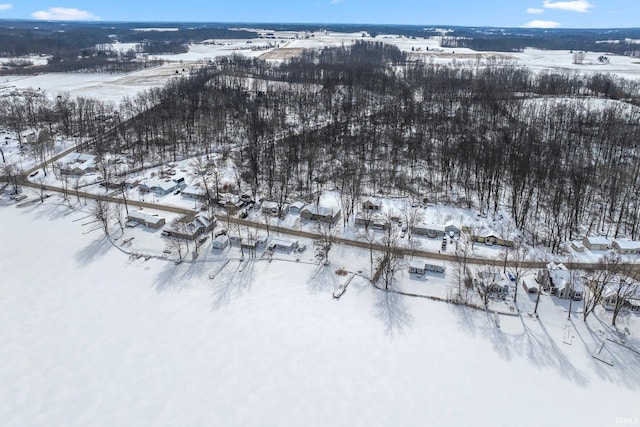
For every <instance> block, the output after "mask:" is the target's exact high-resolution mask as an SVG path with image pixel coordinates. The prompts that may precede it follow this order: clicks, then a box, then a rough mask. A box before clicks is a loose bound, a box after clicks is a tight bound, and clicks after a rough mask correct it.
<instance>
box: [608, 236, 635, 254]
mask: <svg viewBox="0 0 640 427" xmlns="http://www.w3.org/2000/svg"><path fill="white" fill-rule="evenodd" d="M612 246H613V249H615V250H616V251H618V252H619V253H621V254H640V242H638V241H636V240H624V239H615V240H614V241H613V245H612Z"/></svg>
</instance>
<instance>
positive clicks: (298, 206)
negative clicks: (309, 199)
mask: <svg viewBox="0 0 640 427" xmlns="http://www.w3.org/2000/svg"><path fill="white" fill-rule="evenodd" d="M291 207H292V208H294V209H298V210H300V209H302V208H304V202H301V201H297V202H293V203H291Z"/></svg>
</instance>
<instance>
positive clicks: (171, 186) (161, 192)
mask: <svg viewBox="0 0 640 427" xmlns="http://www.w3.org/2000/svg"><path fill="white" fill-rule="evenodd" d="M139 188H140V191H141V192H143V193H145V192H146V193H155V194H156V195H158V196H165V195H167V194H169V193H171V192H173V191H175V190H177V189H178V184H176V183H175V182H174V181H173V180H171V179H165V180H157V179H149V180H147V181H145V182H143V183H142V184H140V186H139Z"/></svg>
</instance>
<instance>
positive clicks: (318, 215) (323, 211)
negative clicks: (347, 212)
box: [300, 204, 342, 223]
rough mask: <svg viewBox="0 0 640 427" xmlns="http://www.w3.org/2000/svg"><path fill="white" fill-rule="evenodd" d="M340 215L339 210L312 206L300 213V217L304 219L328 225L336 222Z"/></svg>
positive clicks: (306, 207)
mask: <svg viewBox="0 0 640 427" xmlns="http://www.w3.org/2000/svg"><path fill="white" fill-rule="evenodd" d="M341 214H342V212H341V211H340V209H332V208H328V207H323V206H316V205H314V204H310V205H307V206H305V207H304V208H303V209H302V210H301V211H300V217H302V218H304V219H307V220H311V221H322V222H329V223H333V222H336V221H337V220H338V218H340V216H341Z"/></svg>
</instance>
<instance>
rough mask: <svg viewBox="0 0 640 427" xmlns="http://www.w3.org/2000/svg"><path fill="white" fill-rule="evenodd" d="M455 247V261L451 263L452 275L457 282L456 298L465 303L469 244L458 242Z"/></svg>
mask: <svg viewBox="0 0 640 427" xmlns="http://www.w3.org/2000/svg"><path fill="white" fill-rule="evenodd" d="M456 246H457V247H456V250H455V255H454V256H455V261H454V262H453V267H454V273H453V274H454V276H455V278H456V280H457V282H458V298H460V299H461V300H464V301H466V300H467V290H468V287H467V286H466V282H467V279H468V278H469V270H468V268H467V261H468V257H469V251H470V248H469V243H468V242H467V241H466V240H464V241H460V240H458V242H457V245H456ZM463 290H465V292H464V298H463Z"/></svg>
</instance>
